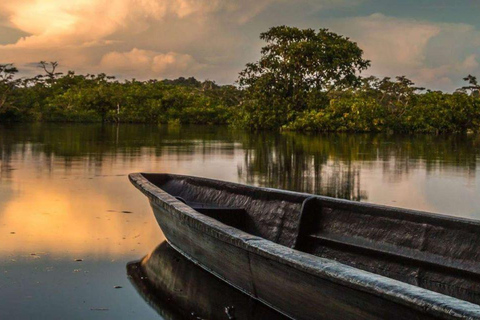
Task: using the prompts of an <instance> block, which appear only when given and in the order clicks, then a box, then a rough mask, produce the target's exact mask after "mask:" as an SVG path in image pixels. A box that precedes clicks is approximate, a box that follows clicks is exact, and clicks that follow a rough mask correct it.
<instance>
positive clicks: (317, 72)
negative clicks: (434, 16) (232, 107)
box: [238, 26, 370, 129]
mask: <svg viewBox="0 0 480 320" xmlns="http://www.w3.org/2000/svg"><path fill="white" fill-rule="evenodd" d="M260 38H261V39H262V40H265V41H266V42H267V45H266V46H264V47H263V48H262V50H261V58H260V60H259V61H258V62H256V63H249V64H247V66H246V68H245V70H243V71H242V72H241V73H240V76H239V81H238V82H239V84H240V86H241V87H243V88H245V89H246V101H245V104H244V111H245V113H244V114H243V115H242V116H241V118H242V120H243V122H244V125H246V126H249V127H252V128H255V129H260V128H275V127H280V126H282V125H284V124H285V123H287V122H288V121H291V120H293V119H294V118H295V117H296V116H297V115H298V113H299V112H301V111H305V110H307V109H310V108H318V107H319V106H320V105H322V104H324V103H325V101H326V96H327V93H328V92H330V91H331V90H334V89H338V88H342V87H346V86H354V85H356V84H357V83H358V80H359V77H358V74H359V73H360V72H361V71H363V70H365V69H366V68H367V67H368V66H369V65H370V62H369V61H368V60H364V59H363V58H362V56H363V51H362V50H361V49H360V48H359V47H358V46H357V44H356V43H355V42H352V41H350V39H349V38H347V37H343V36H340V35H338V34H336V33H333V32H330V31H328V30H327V29H320V30H319V31H318V32H316V31H315V30H313V29H299V28H294V27H287V26H280V27H273V28H271V29H270V30H268V31H267V32H264V33H262V34H261V35H260Z"/></svg>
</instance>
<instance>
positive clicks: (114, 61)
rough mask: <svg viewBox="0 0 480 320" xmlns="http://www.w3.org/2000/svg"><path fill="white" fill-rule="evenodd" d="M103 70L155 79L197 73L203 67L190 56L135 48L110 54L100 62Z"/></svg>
mask: <svg viewBox="0 0 480 320" xmlns="http://www.w3.org/2000/svg"><path fill="white" fill-rule="evenodd" d="M100 67H101V69H102V70H105V71H110V72H111V73H113V74H115V73H120V74H122V75H129V76H132V77H135V76H136V74H139V73H141V74H143V75H150V76H151V77H155V78H173V77H179V76H182V75H185V74H188V73H189V72H196V71H198V70H200V69H201V68H202V65H201V64H200V63H198V62H197V61H195V59H193V57H192V56H190V55H188V54H181V53H175V52H168V53H159V52H154V51H147V50H141V49H137V48H134V49H132V50H131V51H128V52H117V51H113V52H109V53H107V54H105V55H104V56H103V57H102V60H101V61H100Z"/></svg>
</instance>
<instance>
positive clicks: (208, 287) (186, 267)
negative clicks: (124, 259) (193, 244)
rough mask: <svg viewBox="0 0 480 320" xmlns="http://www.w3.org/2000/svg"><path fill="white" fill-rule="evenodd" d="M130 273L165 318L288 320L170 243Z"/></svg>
mask: <svg viewBox="0 0 480 320" xmlns="http://www.w3.org/2000/svg"><path fill="white" fill-rule="evenodd" d="M127 272H128V275H129V276H130V278H131V281H132V283H133V284H134V285H135V287H136V288H137V290H138V292H139V293H140V294H141V295H142V296H143V297H144V298H145V300H147V302H148V303H149V304H150V305H151V306H152V307H153V308H154V309H155V310H157V312H158V313H159V314H160V315H161V316H162V317H163V318H164V319H209V320H215V319H222V320H227V319H236V320H241V319H258V320H260V319H262V320H263V319H287V318H286V317H285V316H283V315H281V314H280V313H278V312H276V311H274V310H273V309H270V308H268V307H266V306H265V305H264V304H262V303H260V302H258V301H256V300H255V299H252V298H251V297H250V296H248V295H246V294H244V293H242V292H240V291H238V290H236V289H235V288H233V287H231V286H229V285H228V284H227V283H225V282H223V281H221V280H219V279H218V278H216V277H214V276H212V275H211V274H210V273H208V272H207V271H205V270H203V269H202V268H199V267H198V266H196V265H195V264H193V263H192V262H191V261H189V260H188V259H185V257H183V256H182V255H181V254H179V253H178V252H177V251H175V250H173V249H172V248H171V247H170V246H169V245H168V243H166V242H164V243H162V244H161V245H159V246H158V247H157V248H156V249H155V251H153V252H152V253H151V254H150V255H149V256H147V257H145V258H144V259H143V260H142V261H140V262H134V263H129V264H128V265H127Z"/></svg>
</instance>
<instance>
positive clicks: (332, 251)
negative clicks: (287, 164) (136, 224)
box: [129, 173, 480, 319]
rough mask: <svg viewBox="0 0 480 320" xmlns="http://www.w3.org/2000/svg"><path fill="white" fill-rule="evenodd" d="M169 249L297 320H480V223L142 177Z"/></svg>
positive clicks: (137, 180) (136, 177) (138, 180)
mask: <svg viewBox="0 0 480 320" xmlns="http://www.w3.org/2000/svg"><path fill="white" fill-rule="evenodd" d="M129 178H130V181H131V182H132V183H133V184H134V185H135V186H136V187H137V188H138V189H139V190H141V191H142V192H143V193H144V194H145V195H146V196H147V197H148V199H149V200H150V203H151V205H152V208H153V211H154V214H155V217H156V219H157V221H158V223H159V225H160V227H161V228H162V230H163V232H164V234H165V237H166V238H167V240H168V241H169V243H170V244H171V245H172V246H173V247H174V248H175V249H176V250H177V251H178V252H180V253H181V254H183V255H184V256H185V257H187V258H188V259H190V260H192V261H193V262H195V263H197V264H198V265H200V266H201V267H203V268H204V269H206V270H207V271H209V272H210V273H212V274H214V275H216V276H217V277H219V278H220V279H223V280H225V281H226V282H228V283H230V284H231V285H233V286H235V287H236V288H238V289H240V290H242V291H244V292H245V293H247V294H249V295H251V296H252V297H254V298H255V299H258V300H260V301H262V302H264V303H265V304H267V305H269V306H271V307H273V308H275V309H276V310H278V311H280V312H282V313H283V314H285V315H287V316H289V317H291V318H294V319H385V318H388V317H391V318H394V319H480V306H479V305H478V304H479V303H480V250H478V248H479V245H480V223H479V222H477V221H473V220H468V219H462V218H455V217H450V216H445V215H439V214H433V213H426V212H419V211H412V210H406V209H399V208H392V207H385V206H379V205H372V204H366V203H358V202H352V201H347V200H340V199H333V198H328V197H323V196H313V195H310V194H304V193H297V192H289V191H282V190H275V189H268V188H257V187H250V186H245V185H240V184H235V183H229V182H223V181H216V180H211V179H205V178H197V177H190V176H180V175H171V174H144V173H136V174H131V175H130V176H129Z"/></svg>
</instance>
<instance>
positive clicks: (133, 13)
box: [0, 0, 480, 90]
mask: <svg viewBox="0 0 480 320" xmlns="http://www.w3.org/2000/svg"><path fill="white" fill-rule="evenodd" d="M367 3H368V2H367V1H364V0H352V1H347V0H295V1H289V0H243V1H234V0H12V1H2V2H0V26H3V28H4V30H8V31H7V32H8V37H7V36H2V34H0V59H1V61H0V63H5V62H14V63H16V64H17V66H18V67H20V69H21V70H22V72H23V73H24V74H31V73H36V72H38V69H34V68H32V67H29V64H31V63H32V62H35V61H39V60H48V61H58V62H59V63H60V66H61V69H62V71H66V70H67V69H73V70H75V71H77V72H80V73H98V72H109V73H114V74H116V75H117V76H119V77H120V78H122V77H135V78H137V79H147V78H150V77H173V76H176V75H185V76H187V75H193V76H196V77H198V78H200V79H213V80H216V81H218V82H220V83H231V82H233V81H234V80H235V79H236V78H237V75H238V72H239V71H240V70H241V69H242V68H243V67H244V65H245V63H247V62H251V61H255V60H256V59H258V57H259V52H260V47H261V46H262V42H261V41H260V40H259V39H258V35H259V33H260V32H262V31H265V30H266V29H267V28H269V27H271V26H275V25H281V24H286V25H296V26H299V27H311V28H322V27H330V28H331V29H332V30H333V31H335V32H338V33H341V34H345V35H348V36H350V37H351V38H352V39H354V40H355V41H357V42H358V43H359V45H360V47H362V48H363V49H364V51H365V56H366V57H367V58H369V59H371V60H372V68H371V69H370V70H369V72H370V74H375V75H379V76H396V75H406V76H408V77H410V78H412V79H413V80H415V81H417V83H418V84H420V85H422V86H427V87H433V88H439V89H448V90H453V89H454V88H455V87H456V86H459V85H460V84H461V79H462V77H464V76H465V75H466V74H468V73H476V72H477V73H478V72H480V69H479V66H478V61H479V59H480V32H479V30H477V29H476V28H475V27H473V26H470V25H467V24H462V23H450V24H447V23H437V22H430V21H420V20H415V19H405V18H394V17H390V16H386V15H384V14H380V13H376V14H372V15H368V16H357V17H355V16H354V17H347V18H345V17H343V18H342V17H338V18H325V17H326V16H328V12H329V11H328V10H332V9H335V8H337V9H339V11H342V10H343V11H345V12H349V14H355V10H354V9H353V8H357V7H356V6H359V5H362V4H363V5H366V4H367ZM319 12H327V14H323V15H321V14H319ZM320 16H323V17H324V18H319V17H320ZM5 27H8V28H9V29H5ZM1 30H2V29H0V31H1ZM2 43H3V45H2Z"/></svg>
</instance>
